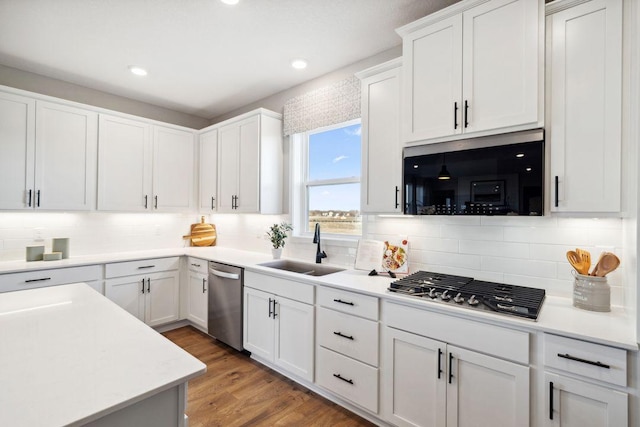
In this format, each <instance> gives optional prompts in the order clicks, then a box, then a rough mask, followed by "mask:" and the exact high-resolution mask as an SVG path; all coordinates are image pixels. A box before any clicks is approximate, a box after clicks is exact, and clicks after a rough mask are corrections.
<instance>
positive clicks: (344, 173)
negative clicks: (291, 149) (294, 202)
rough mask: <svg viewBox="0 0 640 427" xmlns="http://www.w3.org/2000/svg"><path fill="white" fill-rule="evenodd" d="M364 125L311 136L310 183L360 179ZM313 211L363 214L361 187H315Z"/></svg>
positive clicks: (310, 194)
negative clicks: (352, 211)
mask: <svg viewBox="0 0 640 427" xmlns="http://www.w3.org/2000/svg"><path fill="white" fill-rule="evenodd" d="M361 129H362V127H361V125H360V124H359V123H358V124H354V125H350V126H345V127H341V128H337V129H332V130H328V131H325V132H320V133H316V134H312V135H309V178H308V179H309V181H317V180H324V179H341V178H353V177H357V178H359V177H360V134H361ZM309 210H325V211H328V210H345V211H346V210H360V184H336V185H322V186H317V187H315V186H314V187H311V188H310V189H309Z"/></svg>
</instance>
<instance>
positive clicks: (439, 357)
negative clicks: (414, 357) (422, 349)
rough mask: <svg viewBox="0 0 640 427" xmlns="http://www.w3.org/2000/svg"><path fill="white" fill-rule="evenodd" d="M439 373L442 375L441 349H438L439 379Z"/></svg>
mask: <svg viewBox="0 0 640 427" xmlns="http://www.w3.org/2000/svg"><path fill="white" fill-rule="evenodd" d="M440 375H442V349H441V348H439V349H438V379H440Z"/></svg>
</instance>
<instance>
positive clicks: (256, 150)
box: [236, 116, 260, 213]
mask: <svg viewBox="0 0 640 427" xmlns="http://www.w3.org/2000/svg"><path fill="white" fill-rule="evenodd" d="M239 126H240V139H239V141H240V145H239V149H238V156H239V159H238V163H239V171H238V194H237V196H238V199H237V200H236V212H245V213H258V212H259V211H260V117H259V116H255V117H251V118H249V119H246V120H243V121H242V122H240V125H239Z"/></svg>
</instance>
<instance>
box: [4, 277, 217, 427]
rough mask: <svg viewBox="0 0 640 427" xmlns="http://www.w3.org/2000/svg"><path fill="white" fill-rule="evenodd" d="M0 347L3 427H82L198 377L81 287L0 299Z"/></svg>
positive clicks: (198, 370)
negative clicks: (59, 426)
mask: <svg viewBox="0 0 640 427" xmlns="http://www.w3.org/2000/svg"><path fill="white" fill-rule="evenodd" d="M0 343H2V344H1V345H0V367H1V368H0V383H1V384H2V387H1V388H0V425H3V426H14V427H17V426H41V425H83V424H85V423H87V422H91V421H94V420H99V419H100V418H102V417H104V416H106V415H109V414H114V413H116V412H117V411H119V410H121V409H123V408H127V407H130V405H132V404H136V403H138V402H142V401H144V400H145V399H148V398H150V397H152V396H154V395H158V394H159V393H162V392H164V391H167V390H170V389H171V388H174V387H179V386H181V385H182V384H184V383H186V382H187V381H188V380H189V379H191V378H194V377H196V376H198V375H200V374H202V373H204V372H205V371H206V366H205V365H204V364H203V363H202V362H200V361H199V360H198V359H196V358H194V357H193V356H191V355H190V354H188V353H187V352H185V351H184V350H182V349H181V348H179V347H177V346H176V345H174V344H173V343H172V342H170V341H169V340H167V339H166V338H164V337H163V336H162V335H160V334H158V333H157V332H156V331H154V330H153V329H151V328H150V327H148V326H147V325H145V324H144V323H142V322H140V321H139V320H137V319H136V318H134V317H133V316H131V315H130V314H129V313H127V312H126V311H124V310H122V309H121V308H120V307H118V306H117V305H116V304H114V303H113V302H111V301H109V300H108V299H106V298H105V297H103V296H101V295H100V294H98V293H96V292H95V291H94V290H93V289H91V288H90V287H88V286H87V285H85V284H71V285H60V286H52V287H46V288H39V289H32V290H25V291H19V292H7V293H3V294H0ZM178 407H180V405H179V404H178ZM180 416H182V415H180ZM180 424H181V423H180V422H179V421H176V424H175V425H180Z"/></svg>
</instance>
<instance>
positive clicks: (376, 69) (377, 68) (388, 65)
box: [354, 57, 402, 80]
mask: <svg viewBox="0 0 640 427" xmlns="http://www.w3.org/2000/svg"><path fill="white" fill-rule="evenodd" d="M401 66H402V57H399V58H395V59H392V60H390V61H386V62H383V63H382V64H378V65H374V66H373V67H369V68H367V69H365V70H362V71H358V72H357V73H355V74H354V75H355V76H356V77H357V78H359V79H360V80H363V79H366V78H367V77H371V76H374V75H376V74H378V73H382V72H384V71H388V70H393V69H394V68H399V67H401Z"/></svg>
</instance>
